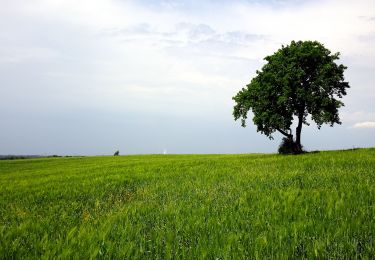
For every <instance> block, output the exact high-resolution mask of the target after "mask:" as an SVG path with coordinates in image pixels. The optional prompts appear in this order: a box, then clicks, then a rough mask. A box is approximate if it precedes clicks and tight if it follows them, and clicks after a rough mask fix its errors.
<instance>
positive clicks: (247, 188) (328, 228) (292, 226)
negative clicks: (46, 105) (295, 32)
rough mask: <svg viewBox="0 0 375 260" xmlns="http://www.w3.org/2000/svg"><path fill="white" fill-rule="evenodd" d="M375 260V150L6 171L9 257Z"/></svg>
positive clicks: (52, 161) (64, 163) (89, 160)
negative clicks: (332, 259)
mask: <svg viewBox="0 0 375 260" xmlns="http://www.w3.org/2000/svg"><path fill="white" fill-rule="evenodd" d="M41 257H44V258H53V257H56V258H73V257H75V258H89V257H93V258H108V257H109V258H120V257H121V258H140V259H150V258H151V259H170V258H177V259H179V258H184V259H186V258H189V259H203V258H207V259H238V258H240V259H243V258H250V259H264V258H374V257H375V149H359V150H350V151H326V152H319V153H310V154H303V155H299V156H281V155H275V154H243V155H144V156H118V157H112V156H108V157H82V158H75V157H73V158H45V159H43V158H40V159H25V160H4V161H0V258H2V259H4V258H41Z"/></svg>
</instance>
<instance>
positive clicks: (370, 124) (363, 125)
mask: <svg viewBox="0 0 375 260" xmlns="http://www.w3.org/2000/svg"><path fill="white" fill-rule="evenodd" d="M353 127H354V128H375V122H370V121H368V122H360V123H356V124H355V125H354V126H353Z"/></svg>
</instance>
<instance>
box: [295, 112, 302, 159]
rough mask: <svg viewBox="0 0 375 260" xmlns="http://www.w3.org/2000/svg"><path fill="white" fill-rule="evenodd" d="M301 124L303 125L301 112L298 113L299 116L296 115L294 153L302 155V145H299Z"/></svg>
mask: <svg viewBox="0 0 375 260" xmlns="http://www.w3.org/2000/svg"><path fill="white" fill-rule="evenodd" d="M302 123H303V112H300V114H299V115H298V125H297V128H296V142H295V153H302V145H301V132H302Z"/></svg>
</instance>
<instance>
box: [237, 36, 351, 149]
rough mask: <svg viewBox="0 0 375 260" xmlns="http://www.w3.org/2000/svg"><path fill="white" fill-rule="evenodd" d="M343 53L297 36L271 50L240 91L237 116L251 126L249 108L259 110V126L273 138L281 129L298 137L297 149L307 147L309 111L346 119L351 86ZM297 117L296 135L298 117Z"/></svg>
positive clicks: (330, 119) (327, 119)
mask: <svg viewBox="0 0 375 260" xmlns="http://www.w3.org/2000/svg"><path fill="white" fill-rule="evenodd" d="M339 55H340V53H335V54H331V52H330V51H329V50H328V49H326V48H325V47H324V45H323V44H321V43H319V42H317V41H298V42H295V41H292V42H291V43H290V45H288V46H282V47H281V49H279V50H278V51H277V52H275V53H274V54H273V55H271V56H267V57H265V60H266V61H267V63H266V64H265V65H264V66H263V68H262V70H261V71H256V74H257V75H256V77H254V78H253V79H252V80H251V82H250V83H249V84H248V85H247V86H246V88H243V89H242V90H241V91H240V92H238V93H237V95H236V96H234V97H233V100H234V101H235V103H236V104H235V106H234V111H233V116H234V119H235V120H237V119H241V125H242V126H243V127H245V126H246V119H247V113H248V111H249V110H251V111H252V112H253V114H254V118H253V122H254V124H255V125H256V126H257V131H258V132H261V133H263V134H265V135H266V136H268V137H269V138H270V139H273V137H272V134H273V133H274V132H275V131H279V132H280V133H281V134H283V135H284V136H285V138H284V141H285V140H287V141H289V143H292V152H293V153H296V154H297V153H301V152H302V145H301V131H302V125H303V124H305V125H309V123H308V122H307V116H308V115H311V119H312V120H313V121H315V123H316V124H317V126H318V129H320V127H321V126H322V124H324V123H327V124H330V126H333V125H334V124H335V123H336V124H341V122H340V118H339V114H338V109H339V108H340V107H341V106H343V105H344V103H343V102H341V101H340V100H338V98H342V97H343V96H344V95H346V89H347V88H349V84H348V82H346V81H344V70H345V69H346V68H347V67H345V66H344V65H342V64H340V65H338V64H336V63H335V61H336V60H338V59H339ZM294 119H297V127H296V131H295V139H294V136H293V131H292V124H293V120H294Z"/></svg>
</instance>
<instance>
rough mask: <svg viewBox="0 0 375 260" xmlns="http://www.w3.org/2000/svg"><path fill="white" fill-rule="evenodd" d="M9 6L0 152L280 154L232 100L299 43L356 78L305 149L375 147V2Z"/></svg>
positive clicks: (92, 1)
mask: <svg viewBox="0 0 375 260" xmlns="http://www.w3.org/2000/svg"><path fill="white" fill-rule="evenodd" d="M0 3H1V6H0V32H1V33H0V111H1V121H0V122H1V123H0V154H61V155H64V154H76V155H77V154H86V155H96V154H113V152H114V151H115V150H117V149H119V150H120V154H139V153H162V152H163V151H166V152H167V153H247V152H275V151H276V150H277V146H278V145H279V143H280V139H281V138H282V136H280V135H279V134H276V135H275V140H272V141H271V140H269V139H268V138H267V137H266V136H264V135H261V134H260V133H257V132H256V128H255V126H253V124H252V122H251V117H250V120H249V122H248V127H247V128H242V127H241V126H240V122H235V121H234V120H233V116H232V108H233V101H232V99H231V98H232V97H233V96H234V95H235V94H236V93H237V92H238V91H239V90H240V89H241V88H242V87H244V86H245V85H246V84H248V83H249V82H250V80H251V78H252V77H253V76H254V75H255V71H256V70H257V69H260V68H261V66H262V65H263V64H264V61H263V58H264V57H265V56H266V55H270V54H272V53H274V52H275V51H276V50H277V49H278V48H280V47H281V45H282V44H284V45H286V44H289V43H290V41H291V40H318V41H320V42H322V43H323V44H324V45H325V46H326V47H327V48H328V49H330V50H331V51H332V52H338V51H339V52H341V60H340V62H342V63H343V64H345V65H346V66H348V69H347V71H346V73H345V77H346V80H347V81H349V83H350V86H351V88H350V89H349V91H348V95H347V96H346V97H345V98H344V99H343V101H344V103H345V107H344V108H342V109H341V110H340V115H341V119H342V122H343V124H342V125H336V126H335V127H333V128H331V127H329V126H325V127H322V129H321V130H320V131H318V130H317V129H316V126H315V125H311V126H309V127H307V126H305V127H304V129H303V132H302V143H303V144H304V146H305V147H306V148H307V149H308V150H317V149H319V150H323V149H341V148H343V149H344V148H352V147H370V146H375V87H374V82H375V80H374V75H375V1H373V0H364V1H361V0H359V1H354V0H350V1H348V0H332V1H329V0H327V1H323V0H321V1H303V0H289V1H288V0H285V1H277V0H268V1H260V0H238V1H233V0H218V1H213V0H212V1H193V0H177V1H172V0H170V1H167V0H165V1H153V0H140V1H136V0H134V1H126V0H112V1H109V0H82V1H80V0H35V1H33V0H12V1H9V0H0Z"/></svg>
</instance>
